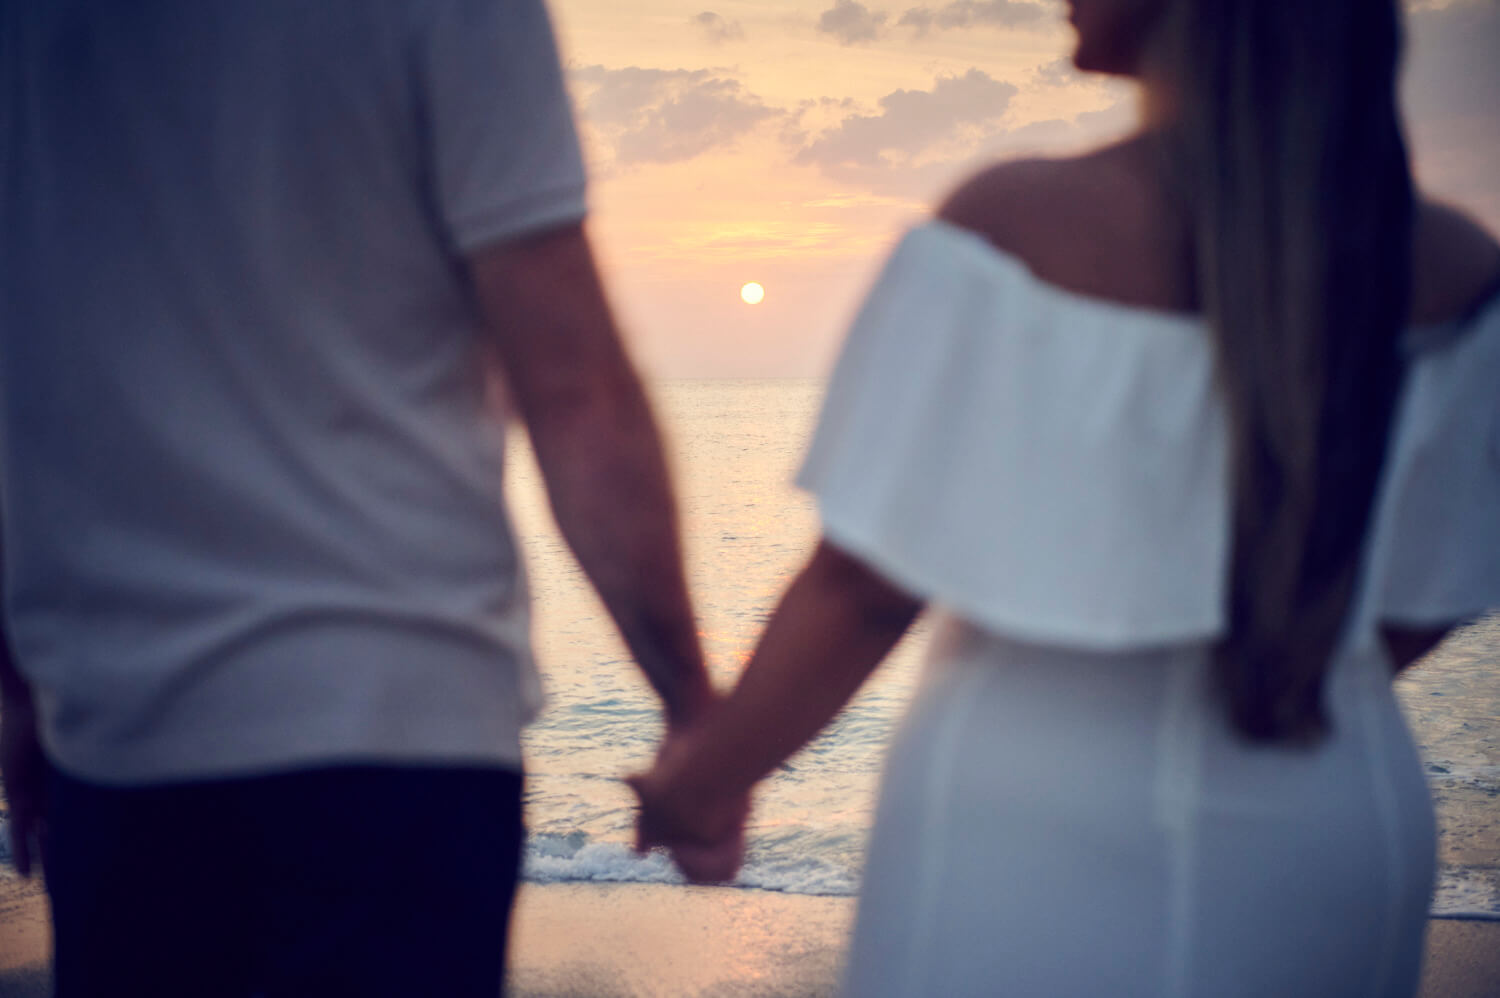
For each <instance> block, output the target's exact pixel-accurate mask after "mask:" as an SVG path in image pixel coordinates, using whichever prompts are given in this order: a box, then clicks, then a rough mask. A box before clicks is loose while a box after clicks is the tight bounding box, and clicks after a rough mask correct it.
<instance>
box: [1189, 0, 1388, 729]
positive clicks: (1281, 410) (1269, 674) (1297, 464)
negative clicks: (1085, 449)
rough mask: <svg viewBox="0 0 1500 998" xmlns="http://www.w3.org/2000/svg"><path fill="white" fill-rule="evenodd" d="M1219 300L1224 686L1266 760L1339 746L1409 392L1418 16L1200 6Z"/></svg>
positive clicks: (1205, 162) (1348, 4) (1230, 0)
mask: <svg viewBox="0 0 1500 998" xmlns="http://www.w3.org/2000/svg"><path fill="white" fill-rule="evenodd" d="M1178 3H1179V5H1180V6H1179V8H1178V11H1177V13H1178V15H1179V17H1180V20H1179V24H1178V27H1179V29H1180V30H1181V31H1182V32H1183V33H1184V34H1183V37H1182V41H1183V43H1184V44H1183V46H1182V47H1180V48H1179V49H1178V51H1180V52H1182V53H1183V54H1184V60H1185V61H1184V64H1183V65H1182V67H1181V69H1182V74H1183V75H1182V79H1181V80H1180V83H1181V95H1182V96H1181V99H1182V113H1183V114H1182V122H1181V128H1180V135H1179V138H1180V142H1181V149H1180V152H1181V156H1182V166H1183V168H1184V170H1185V176H1187V177H1188V178H1190V192H1191V193H1190V195H1189V197H1190V203H1191V215H1192V223H1193V224H1192V228H1193V233H1192V238H1193V247H1194V250H1193V251H1194V255H1195V264H1196V276H1197V282H1198V293H1199V296H1200V300H1201V303H1202V307H1203V310H1204V314H1205V316H1206V317H1207V320H1208V322H1209V325H1210V326H1211V328H1212V329H1213V331H1214V334H1215V337H1216V348H1217V357H1218V371H1219V379H1220V385H1221V389H1222V392H1223V396H1224V398H1225V400H1226V404H1227V412H1228V416H1229V425H1230V434H1231V446H1230V453H1231V477H1232V482H1233V510H1234V512H1233V542H1232V544H1233V546H1232V550H1233V561H1232V568H1231V580H1230V583H1229V604H1228V622H1229V627H1228V632H1227V636H1226V637H1225V638H1224V640H1223V641H1222V642H1221V643H1220V645H1219V647H1218V649H1217V653H1216V656H1215V659H1216V663H1215V672H1216V676H1217V679H1218V681H1219V686H1220V688H1221V691H1222V693H1223V694H1224V696H1225V698H1226V700H1227V703H1228V707H1229V712H1230V715H1231V718H1232V720H1233V723H1234V725H1235V727H1236V728H1237V729H1238V730H1239V731H1240V732H1242V733H1243V734H1244V735H1245V736H1247V737H1248V738H1250V739H1252V740H1256V741H1297V740H1310V739H1315V738H1317V737H1318V736H1320V735H1321V734H1322V733H1323V732H1324V731H1325V730H1326V729H1327V725H1328V722H1327V717H1326V714H1325V712H1324V709H1323V696H1322V694H1323V686H1324V679H1325V676H1326V674H1327V672H1328V668H1329V664H1330V659H1331V658H1332V656H1333V654H1334V651H1335V649H1336V646H1337V643H1338V641H1339V639H1340V637H1341V635H1342V632H1343V625H1344V620H1345V617H1346V615H1347V612H1348V609H1349V607H1350V604H1351V599H1352V596H1353V593H1354V590H1355V586H1356V581H1357V579H1358V577H1359V568H1360V557H1361V553H1362V548H1363V541H1364V537H1365V534H1366V531H1367V528H1368V525H1369V522H1370V517H1371V508H1372V506H1373V502H1374V495H1375V490H1376V486H1377V483H1378V480H1379V476H1380V470H1381V467H1382V465H1383V463H1384V459H1385V452H1386V445H1387V439H1388V437H1389V435H1390V424H1391V417H1392V411H1393V409H1394V407H1395V400H1396V396H1397V391H1398V389H1399V385H1400V379H1401V371H1402V366H1401V361H1400V353H1399V342H1398V340H1399V336H1400V333H1401V331H1402V330H1403V329H1404V327H1405V325H1406V320H1407V314H1408V309H1409V304H1410V297H1411V253H1412V249H1411V244H1412V225H1413V221H1412V220H1413V192H1412V181H1411V175H1410V170H1409V167H1408V163H1407V154H1406V146H1405V142H1404V139H1403V137H1402V131H1401V123H1400V120H1399V115H1398V112H1397V108H1396V77H1397V65H1398V62H1399V55H1400V48H1401V25H1400V12H1399V10H1398V0H1178Z"/></svg>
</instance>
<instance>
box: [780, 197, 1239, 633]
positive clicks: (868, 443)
mask: <svg viewBox="0 0 1500 998" xmlns="http://www.w3.org/2000/svg"><path fill="white" fill-rule="evenodd" d="M1149 318H1150V321H1145V320H1144V317H1143V316H1142V315H1140V314H1133V313H1131V312H1129V311H1128V310H1121V309H1116V308H1110V307H1105V306H1101V305H1099V304H1097V303H1095V304H1094V305H1092V306H1089V305H1087V304H1086V303H1083V302H1081V301H1077V300H1073V299H1071V298H1068V297H1067V296H1066V293H1062V292H1059V291H1058V290H1057V289H1055V288H1051V286H1048V285H1044V284H1042V283H1041V282H1039V281H1038V280H1037V279H1036V278H1035V277H1034V276H1033V275H1031V273H1030V272H1029V271H1028V270H1027V269H1026V268H1025V267H1024V266H1023V265H1022V264H1021V263H1020V261H1017V260H1015V259H1014V258H1011V257H1008V256H1005V255H1003V254H1001V253H999V252H998V251H996V250H994V249H993V248H992V247H990V246H989V244H988V243H986V242H984V241H983V240H981V239H979V237H977V236H974V235H972V234H971V233H967V232H965V231H964V230H960V229H957V228H954V227H952V226H948V225H945V224H943V223H929V224H928V225H926V226H922V227H919V228H917V229H915V230H914V231H913V232H911V233H910V234H909V235H908V236H907V237H906V238H905V240H903V242H902V243H901V245H900V246H899V247H898V248H897V250H896V251H895V253H894V254H893V256H892V257H891V259H890V261H889V262H888V263H887V265H886V267H885V269H884V271H883V272H882V274H881V276H880V277H879V279H878V281H877V283H876V284H875V286H874V289H873V290H872V291H871V293H870V295H869V297H868V299H867V300H866V302H865V304H864V306H863V308H862V309H861V311H860V313H859V316H858V318H857V320H856V321H855V323H854V326H853V328H852V330H851V331H850V333H849V336H848V339H847V341H846V343H845V345H844V349H843V353H842V355H841V357H840V359H839V362H838V365H837V368H836V370H835V373H834V375H833V378H832V380H831V382H830V385H829V389H828V395H827V399H826V401H825V402H824V406H823V411H822V415H821V418H820V421H819V424H818V428H817V431H816V433H815V435H814V438H813V442H812V445H811V448H810V450H809V452H808V455H807V458H806V462H805V464H804V465H803V468H802V471H801V474H800V475H799V477H798V484H799V485H801V486H802V487H804V488H806V489H807V490H808V491H810V492H812V493H813V494H814V495H815V497H816V499H817V503H818V509H819V513H820V515H821V517H822V523H823V531H824V535H825V536H826V537H827V538H828V540H829V541H830V542H832V543H834V544H836V545H838V546H839V547H841V548H844V549H845V550H847V551H849V552H850V553H851V554H854V555H855V556H857V557H859V558H861V559H862V560H864V561H865V562H867V563H868V564H870V565H871V566H872V567H873V568H875V569H876V570H877V571H879V572H881V573H882V574H883V575H885V576H886V577H887V578H888V579H889V580H890V581H891V582H893V583H894V584H896V585H899V586H901V587H903V588H905V589H906V590H908V591H909V592H911V593H912V594H914V595H916V596H919V597H922V598H924V599H927V600H929V601H931V602H934V603H938V604H941V605H943V606H944V607H945V608H947V609H948V610H950V611H952V612H954V613H956V614H957V615H958V616H960V617H962V618H965V619H967V620H969V621H970V622H972V623H974V624H977V625H979V626H981V627H987V628H990V629H993V630H997V631H1003V632H1005V633H1009V634H1012V635H1015V636H1017V637H1020V638H1023V639H1028V640H1046V641H1057V642H1064V643H1068V644H1070V645H1073V646H1077V647H1093V648H1105V649H1108V648H1118V647H1130V646H1143V645H1149V644H1156V643H1166V642H1175V641H1183V640H1193V639H1199V638H1203V639H1207V638H1210V637H1212V636H1213V635H1214V634H1216V633H1217V632H1218V631H1219V630H1220V629H1221V628H1222V626H1223V613H1222V590H1223V578H1222V576H1223V565H1224V559H1225V546H1226V544H1227V529H1228V528H1227V522H1226V521H1227V516H1226V513H1225V508H1226V504H1225V492H1224V474H1225V468H1224V455H1223V448H1224V441H1223V432H1222V425H1221V415H1220V411H1219V407H1218V404H1217V401H1216V396H1215V394H1214V392H1213V379H1212V364H1211V354H1210V351H1209V349H1208V344H1207V342H1206V341H1205V338H1204V336H1203V335H1202V333H1201V330H1200V329H1199V328H1198V326H1197V324H1196V323H1193V322H1188V321H1179V322H1173V321H1171V320H1170V319H1169V318H1166V317H1163V316H1161V315H1152V316H1150V317H1149Z"/></svg>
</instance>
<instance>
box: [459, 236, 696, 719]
mask: <svg viewBox="0 0 1500 998" xmlns="http://www.w3.org/2000/svg"><path fill="white" fill-rule="evenodd" d="M473 274H474V281H475V289H476V291H477V292H478V296H479V301H480V304H481V306H482V308H483V310H484V312H485V315H486V318H487V319H488V320H489V322H490V326H491V330H492V332H493V334H494V345H495V347H496V348H497V353H498V355H499V359H500V362H501V366H502V367H503V369H504V373H505V378H506V381H507V382H508V384H509V388H510V394H511V396H512V399H513V401H514V402H515V405H516V408H517V410H518V411H519V412H520V414H521V417H522V418H523V419H524V420H525V422H526V426H527V428H528V430H529V431H530V434H531V441H532V447H533V449H534V450H535V451H536V455H537V463H538V465H539V466H540V468H541V471H542V477H543V478H544V480H545V481H546V484H547V493H548V496H549V498H550V499H551V502H552V510H553V514H554V515H555V516H556V518H557V524H558V527H559V528H560V529H561V530H562V534H563V537H564V539H565V540H566V541H567V542H568V545H569V546H570V547H571V548H572V549H573V553H574V554H575V555H576V556H577V558H578V562H579V565H580V566H581V567H582V568H583V571H584V573H585V574H586V575H587V576H588V578H589V581H590V582H591V583H593V585H594V588H595V589H596V590H597V591H598V593H599V596H600V598H601V599H602V600H603V601H604V605H605V608H606V609H607V610H608V611H609V613H610V616H611V617H612V618H613V619H614V621H615V623H616V625H617V626H618V627H619V629H620V633H621V635H622V636H623V637H624V638H625V642H626V644H627V645H628V646H629V648H630V651H631V653H632V654H633V655H634V656H635V658H636V661H637V662H638V663H639V664H640V667H641V669H642V670H643V671H644V672H645V674H646V676H647V678H648V679H649V680H650V682H651V684H652V685H653V686H655V687H656V690H657V692H658V693H660V694H661V697H662V700H663V701H664V702H665V704H666V708H667V715H668V718H669V720H670V721H672V722H673V723H674V724H680V723H682V722H684V721H686V720H688V719H689V717H690V716H691V715H692V714H693V712H694V711H695V710H696V709H697V708H698V707H699V706H701V705H702V704H703V703H704V702H706V701H707V700H708V699H709V696H710V687H709V683H708V677H707V673H706V671H705V670H704V667H703V655H702V651H701V650H700V648H699V645H698V632H697V626H696V624H695V622H694V620H693V613H692V607H691V604H690V602H689V599H688V593H687V584H686V581H685V580H684V578H683V569H682V552H681V546H680V544H679V541H678V534H677V514H676V508H675V504H674V502H673V499H672V492H671V488H670V486H669V483H668V476H667V469H666V461H665V459H664V458H663V455H662V447H661V441H660V438H659V437H658V435H657V431H656V423H655V421H654V420H653V419H652V416H651V408H650V406H649V405H648V404H647V402H646V397H645V393H644V391H643V390H642V388H641V383H640V379H639V377H638V376H637V375H636V373H635V369H634V367H633V366H632V365H631V363H630V359H629V358H628V356H627V355H626V353H625V349H624V347H623V345H622V344H621V342H620V337H619V333H618V331H617V330H616V328H615V324H614V318H613V316H612V315H611V313H610V309H609V305H608V303H607V301H606V300H605V297H604V291H603V288H602V287H601V285H600V282H599V276H598V273H597V271H596V270H595V267H594V260H593V253H592V251H591V250H590V248H589V245H588V240H587V237H586V236H585V235H584V233H583V230H582V228H581V227H580V226H570V227H566V228H563V229H559V230H557V231H554V232H549V233H545V234H542V235H539V236H536V237H533V238H528V239H525V240H522V241H519V242H516V243H511V244H503V245H499V246H496V247H494V248H492V249H490V250H487V251H484V252H482V253H480V254H478V255H477V256H476V257H475V259H474V260H473Z"/></svg>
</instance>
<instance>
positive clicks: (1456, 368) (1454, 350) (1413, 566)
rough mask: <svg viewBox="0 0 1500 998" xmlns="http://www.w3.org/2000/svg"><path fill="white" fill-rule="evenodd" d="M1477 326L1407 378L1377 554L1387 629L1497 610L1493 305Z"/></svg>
mask: <svg viewBox="0 0 1500 998" xmlns="http://www.w3.org/2000/svg"><path fill="white" fill-rule="evenodd" d="M1476 325H1477V328H1470V329H1468V330H1467V331H1465V332H1464V333H1463V334H1462V335H1461V336H1459V337H1458V338H1456V339H1455V340H1454V341H1453V342H1450V343H1448V344H1446V345H1444V346H1443V347H1441V348H1440V349H1437V350H1434V351H1431V352H1430V353H1429V354H1427V355H1422V356H1419V357H1418V359H1417V360H1416V362H1415V363H1414V365H1413V368H1412V371H1411V373H1410V375H1409V377H1408V387H1407V391H1406V397H1405V399H1404V400H1403V405H1402V417H1401V427H1400V431H1399V433H1398V435H1397V437H1396V439H1395V441H1394V447H1393V452H1392V471H1391V482H1390V485H1389V489H1388V492H1389V494H1388V498H1387V501H1386V505H1387V507H1388V508H1387V509H1386V511H1385V522H1384V523H1383V524H1382V535H1381V538H1382V549H1381V550H1379V551H1378V555H1379V557H1380V559H1381V574H1380V582H1381V591H1380V610H1381V615H1382V616H1383V617H1384V619H1386V620H1388V621H1391V622H1393V623H1397V624H1405V625H1408V626H1434V625H1437V626H1441V625H1446V624H1451V623H1453V622H1454V621H1458V620H1463V619H1465V618H1468V617H1473V616H1475V615H1477V614H1479V613H1482V612H1484V611H1485V610H1489V609H1494V608H1497V607H1500V388H1497V386H1500V303H1497V304H1496V305H1494V306H1492V307H1490V308H1489V309H1488V311H1487V313H1485V314H1484V315H1482V316H1481V317H1480V318H1479V319H1478V320H1476Z"/></svg>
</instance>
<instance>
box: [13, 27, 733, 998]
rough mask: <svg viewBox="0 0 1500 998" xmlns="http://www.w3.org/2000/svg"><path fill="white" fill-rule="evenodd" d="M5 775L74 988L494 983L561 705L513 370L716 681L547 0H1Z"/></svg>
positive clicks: (607, 532)
mask: <svg viewBox="0 0 1500 998" xmlns="http://www.w3.org/2000/svg"><path fill="white" fill-rule="evenodd" d="M0 17H3V19H4V20H3V23H0V73H3V77H0V130H3V131H0V210H3V216H0V248H3V249H0V501H3V502H0V511H3V530H0V557H3V569H4V573H3V585H4V588H3V598H4V616H3V621H4V626H5V634H4V638H5V641H4V642H0V647H3V648H5V649H7V651H6V652H5V653H4V654H3V655H0V689H3V693H4V704H3V715H0V716H3V725H4V737H3V744H4V776H5V780H6V785H7V791H8V795H9V805H10V818H11V830H12V835H13V840H14V849H15V854H16V858H17V861H18V865H19V866H20V867H21V868H22V870H23V871H25V870H27V869H29V868H30V866H31V864H32V863H34V862H35V861H36V858H37V847H38V844H39V842H40V840H41V839H42V838H43V833H45V840H46V850H47V855H46V865H47V875H48V889H49V892H50V893H51V895H52V904H53V917H54V924H55V960H54V965H55V974H56V981H57V986H58V992H59V994H61V995H64V996H69V995H103V994H110V995H119V994H151V995H155V996H165V995H193V996H210V995H246V996H248V995H250V994H260V995H266V996H272V995H320V996H325V995H341V994H350V995H355V994H357V995H383V994H390V995H396V994H402V995H406V994H440V995H445V996H461V995H487V996H489V995H493V994H495V993H496V992H497V990H498V988H499V986H500V982H501V975H502V967H503V961H504V938H505V932H506V925H507V919H508V915H509V909H510V900H511V894H512V890H513V888H514V882H515V877H516V868H517V860H518V856H519V850H520V846H521V839H522V834H523V832H522V828H521V822H520V803H521V797H520V795H521V779H520V764H521V755H520V743H519V732H520V728H521V725H522V724H523V723H524V722H525V721H526V720H527V718H528V717H529V716H530V715H531V714H532V713H533V712H534V711H535V709H536V706H537V702H538V694H537V684H536V681H535V676H534V672H533V668H532V664H531V658H530V653H529V650H528V635H527V600H526V593H525V589H524V580H523V576H522V573H521V570H520V565H519V561H518V557H517V553H516V551H515V548H514V544H513V541H512V538H511V534H510V530H509V527H508V525H507V522H506V518H505V515H504V512H503V509H502V506H501V489H500V486H501V468H502V426H501V421H500V419H499V418H498V416H497V415H496V412H497V407H496V406H495V405H494V401H493V399H492V398H490V397H489V396H490V395H491V394H492V393H491V392H490V391H489V390H488V389H489V388H490V387H492V383H493V382H494V381H496V380H497V379H496V378H494V377H492V376H493V375H495V374H499V375H502V376H503V381H504V382H505V384H506V385H507V390H508V395H509V397H510V401H511V403H512V405H513V407H514V409H515V410H516V411H518V412H519V413H520V415H521V417H522V418H523V419H524V420H525V422H526V424H527V426H528V428H529V431H530V435H531V439H532V442H533V445H534V448H535V451H536V454H537V457H538V461H539V464H540V467H541V469H542V473H543V476H544V478H545V480H546V484H547V487H548V491H549V494H550V497H551V500H552V505H553V510H554V513H555V515H556V519H557V522H558V525H559V527H560V528H561V530H562V533H563V535H564V537H565V538H566V539H567V541H568V543H569V544H570V545H571V547H572V549H573V551H574V553H575V555H576V556H577V558H578V560H579V562H580V564H581V565H582V567H583V569H584V571H585V572H586V574H587V575H588V578H589V579H590V581H591V582H592V583H593V585H594V586H595V588H596V589H597V590H598V592H599V595H600V597H601V598H602V600H603V601H604V604H605V605H606V607H607V608H608V609H609V612H610V613H611V615H612V616H613V618H614V620H615V622H616V623H617V624H618V626H619V629H620V631H621V633H622V635H623V636H624V638H625V640H626V642H627V644H628V645H629V647H630V649H631V651H632V653H633V654H634V655H635V656H636V659H637V661H638V662H639V664H640V666H641V668H642V669H643V671H644V672H645V674H646V676H647V677H648V678H649V680H650V681H651V683H652V684H653V686H654V687H655V688H656V690H657V691H658V692H659V693H660V695H661V697H662V699H663V701H664V704H665V709H666V713H667V719H668V724H669V728H681V726H683V725H685V724H687V723H689V722H690V721H691V720H692V719H693V718H694V717H695V716H697V715H698V714H699V712H700V711H701V709H702V708H704V707H705V706H706V705H707V704H708V703H709V701H710V700H711V697H712V694H711V689H710V686H709V683H708V680H707V678H706V673H705V670H704V668H703V664H702V660H701V654H700V650H699V647H698V644H697V639H696V634H695V629H694V625H693V620H692V615H691V610H690V606H689V601H688V598H687V595H686V588H685V585H684V581H683V575H682V569H681V559H680V554H679V547H678V540H677V531H676V524H675V513H674V510H673V504H672V500H671V496H670V492H669V488H668V484H667V476H666V472H665V468H664V462H663V459H662V454H661V448H660V445H659V442H658V439H657V435H656V432H655V429H654V426H653V423H652V419H651V416H650V413H649V410H648V407H647V404H646V402H645V399H644V397H643V394H642V391H641V387H640V384H639V382H638V380H637V378H636V375H635V374H634V372H633V370H632V368H631V365H630V363H629V362H628V360H627V359H626V356H625V355H624V353H623V351H622V348H621V345H620V342H619V339H618V337H617V335H616V332H615V329H614V326H613V323H612V321H611V317H610V313H609V310H608V307H607V305H606V303H605V300H604V297H603V294H602V292H601V290H600V285H599V281H598V279H597V277H596V274H595V271H594V268H593V263H592V258H591V254H590V251H589V247H588V243H587V241H586V239H585V236H584V234H583V231H582V228H581V222H582V219H583V217H584V172H583V167H582V164H581V161H580V156H579V152H578V145H577V141H576V138H575V134H574V130H573V125H572V121H571V118H570V115H569V110H568V104H567V99H566V96H565V94H564V89H563V83H562V79H561V73H560V70H559V67H558V63H557V56H556V53H555V48H554V43H553V39H552V34H551V29H550V26H549V24H548V20H547V16H546V12H545V11H544V9H543V8H542V6H541V0H409V2H401V0H387V2H370V0H318V2H317V3H306V2H304V0H263V2H257V3H242V2H234V0H191V2H189V0H133V2H131V3H118V2H117V0H7V2H6V3H4V4H0Z"/></svg>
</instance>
